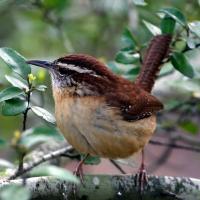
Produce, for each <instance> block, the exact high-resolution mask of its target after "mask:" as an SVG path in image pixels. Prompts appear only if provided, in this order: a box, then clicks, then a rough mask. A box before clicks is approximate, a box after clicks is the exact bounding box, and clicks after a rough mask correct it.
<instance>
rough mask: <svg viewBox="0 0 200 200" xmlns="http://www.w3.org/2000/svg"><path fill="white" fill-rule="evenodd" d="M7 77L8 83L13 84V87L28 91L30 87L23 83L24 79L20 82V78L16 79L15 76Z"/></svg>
mask: <svg viewBox="0 0 200 200" xmlns="http://www.w3.org/2000/svg"><path fill="white" fill-rule="evenodd" d="M5 77H6V79H7V80H8V82H9V83H11V84H12V85H13V86H15V87H18V88H21V89H25V90H28V86H27V85H26V82H25V81H23V79H22V80H20V79H19V78H15V77H14V76H9V75H5Z"/></svg>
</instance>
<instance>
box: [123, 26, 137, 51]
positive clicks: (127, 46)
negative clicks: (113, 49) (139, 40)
mask: <svg viewBox="0 0 200 200" xmlns="http://www.w3.org/2000/svg"><path fill="white" fill-rule="evenodd" d="M121 41H122V46H123V47H122V49H121V51H130V50H134V49H135V47H136V41H135V39H134V37H133V35H132V33H131V31H130V30H129V29H127V28H126V29H125V30H124V31H123V34H122V37H121Z"/></svg>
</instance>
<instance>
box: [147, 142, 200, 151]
mask: <svg viewBox="0 0 200 200" xmlns="http://www.w3.org/2000/svg"><path fill="white" fill-rule="evenodd" d="M149 143H150V144H153V145H159V146H168V147H172V148H175V149H184V150H188V151H194V152H200V148H196V147H191V146H184V145H179V144H171V143H165V142H160V141H155V140H150V141H149Z"/></svg>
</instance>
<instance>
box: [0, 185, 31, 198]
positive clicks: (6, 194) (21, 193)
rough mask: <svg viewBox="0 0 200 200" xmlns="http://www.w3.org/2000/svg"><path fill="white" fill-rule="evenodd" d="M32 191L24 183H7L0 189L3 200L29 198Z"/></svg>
mask: <svg viewBox="0 0 200 200" xmlns="http://www.w3.org/2000/svg"><path fill="white" fill-rule="evenodd" d="M30 196H31V194H30V191H29V190H28V189H27V188H26V187H24V186H22V185H7V186H5V187H3V188H1V190H0V199H1V200H19V199H20V200H29V199H30Z"/></svg>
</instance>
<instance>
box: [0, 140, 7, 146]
mask: <svg viewBox="0 0 200 200" xmlns="http://www.w3.org/2000/svg"><path fill="white" fill-rule="evenodd" d="M6 145H7V142H6V141H5V140H3V139H1V138H0V148H2V147H5V146H6Z"/></svg>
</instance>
